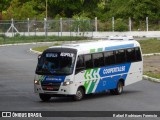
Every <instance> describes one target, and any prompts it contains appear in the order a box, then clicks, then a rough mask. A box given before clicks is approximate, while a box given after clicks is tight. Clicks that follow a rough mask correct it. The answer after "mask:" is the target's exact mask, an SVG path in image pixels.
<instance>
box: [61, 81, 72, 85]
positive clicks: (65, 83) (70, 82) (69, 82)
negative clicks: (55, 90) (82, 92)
mask: <svg viewBox="0 0 160 120" xmlns="http://www.w3.org/2000/svg"><path fill="white" fill-rule="evenodd" d="M72 83H73V82H72V81H64V82H63V86H66V85H70V84H72Z"/></svg>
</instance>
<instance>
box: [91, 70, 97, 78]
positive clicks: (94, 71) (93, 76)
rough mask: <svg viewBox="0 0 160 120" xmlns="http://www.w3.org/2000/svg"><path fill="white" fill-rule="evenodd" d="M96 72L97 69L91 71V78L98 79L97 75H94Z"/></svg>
mask: <svg viewBox="0 0 160 120" xmlns="http://www.w3.org/2000/svg"><path fill="white" fill-rule="evenodd" d="M97 72H98V68H95V69H93V71H92V78H95V76H96V78H98V76H97V75H94V73H97Z"/></svg>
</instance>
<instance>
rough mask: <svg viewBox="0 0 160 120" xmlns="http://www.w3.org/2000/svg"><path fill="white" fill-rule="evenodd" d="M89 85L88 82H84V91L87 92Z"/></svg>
mask: <svg viewBox="0 0 160 120" xmlns="http://www.w3.org/2000/svg"><path fill="white" fill-rule="evenodd" d="M89 83H90V81H86V82H85V83H84V87H85V89H86V90H87V88H88V85H89Z"/></svg>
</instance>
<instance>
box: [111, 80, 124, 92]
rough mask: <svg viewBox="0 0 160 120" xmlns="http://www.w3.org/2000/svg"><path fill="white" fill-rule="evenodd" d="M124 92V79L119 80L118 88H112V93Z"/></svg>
mask: <svg viewBox="0 0 160 120" xmlns="http://www.w3.org/2000/svg"><path fill="white" fill-rule="evenodd" d="M122 92H123V82H122V81H119V82H118V84H117V88H116V89H112V90H110V93H111V94H112V95H120V94H122Z"/></svg>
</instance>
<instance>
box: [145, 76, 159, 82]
mask: <svg viewBox="0 0 160 120" xmlns="http://www.w3.org/2000/svg"><path fill="white" fill-rule="evenodd" d="M143 79H145V80H149V81H152V82H158V83H160V79H157V78H153V77H149V76H147V75H143Z"/></svg>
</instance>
